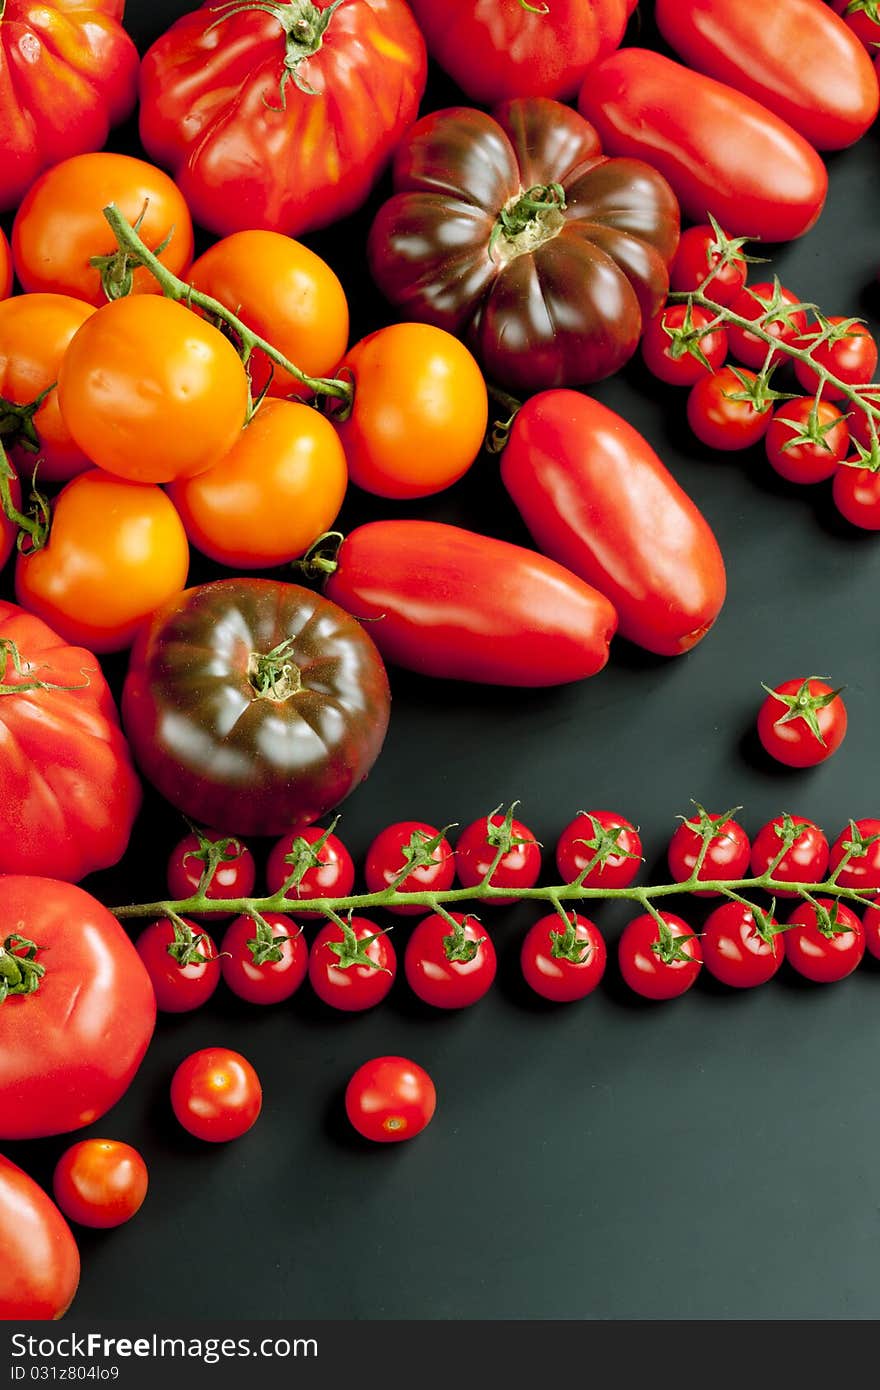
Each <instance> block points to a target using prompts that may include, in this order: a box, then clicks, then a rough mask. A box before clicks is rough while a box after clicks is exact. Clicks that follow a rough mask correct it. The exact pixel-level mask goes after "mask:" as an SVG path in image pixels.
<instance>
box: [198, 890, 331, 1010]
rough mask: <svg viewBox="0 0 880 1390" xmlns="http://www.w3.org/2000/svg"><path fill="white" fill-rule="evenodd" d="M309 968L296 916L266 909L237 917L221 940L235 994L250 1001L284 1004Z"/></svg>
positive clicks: (226, 971)
mask: <svg viewBox="0 0 880 1390" xmlns="http://www.w3.org/2000/svg"><path fill="white" fill-rule="evenodd" d="M308 968H309V951H308V947H307V946H306V943H305V938H304V936H303V934H302V928H301V927H298V926H297V924H296V922H294V920H293V918H292V917H287V916H285V914H284V913H283V912H263V913H262V914H261V920H260V921H255V920H254V919H253V917H248V916H247V915H246V914H242V916H241V917H234V918H233V919H232V921H231V922H230V923H229V926H228V927H227V928H226V931H225V932H224V933H223V940H222V941H221V943H220V971H221V974H222V975H223V979H224V980H225V981H226V983H227V985H228V986H229V988H230V989H231V990H232V993H233V994H235V995H237V996H238V998H239V999H245V1000H247V1002H248V1003H249V1004H280V1003H281V1001H282V1000H284V999H289V998H290V996H291V995H292V994H295V993H296V991H297V990H298V989H299V987H300V985H301V984H302V982H303V980H304V979H305V977H306V973H307V971H308Z"/></svg>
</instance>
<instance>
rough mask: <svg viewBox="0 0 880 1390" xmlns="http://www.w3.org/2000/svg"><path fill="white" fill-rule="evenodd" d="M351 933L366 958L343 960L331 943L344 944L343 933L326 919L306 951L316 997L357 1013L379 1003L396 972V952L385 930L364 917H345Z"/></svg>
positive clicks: (331, 1004)
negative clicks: (325, 922) (349, 961)
mask: <svg viewBox="0 0 880 1390" xmlns="http://www.w3.org/2000/svg"><path fill="white" fill-rule="evenodd" d="M346 926H349V927H350V928H351V930H352V932H353V933H354V939H355V943H356V945H353V948H352V949H353V950H356V951H357V952H358V953H359V954H362V955H364V956H366V958H367V961H369V962H372V964H367V963H366V962H363V961H361V962H357V963H355V962H351V963H345V961H346V955H345V954H344V953H343V954H342V955H340V952H339V951H338V950H333V949H332V947H333V946H341V945H343V944H344V943H343V933H342V931H341V930H340V928H339V926H338V925H337V923H336V922H328V923H327V924H326V926H323V927H322V928H321V930H320V931H319V932H318V934H317V936H316V937H315V939H314V941H313V942H312V945H311V949H310V951H309V964H308V973H309V983H310V984H311V986H312V989H313V990H314V991H315V993H316V994H317V996H318V998H319V999H321V1000H323V1002H324V1003H325V1004H329V1006H330V1007H331V1008H332V1009H341V1010H342V1011H343V1012H344V1013H360V1012H361V1011H362V1010H363V1009H372V1008H374V1007H375V1006H376V1004H381V1002H382V1000H383V999H384V998H385V996H386V995H387V993H388V991H389V990H390V988H391V986H392V985H393V983H394V977H395V975H396V974H397V953H396V951H395V950H394V947H393V945H392V944H391V939H390V937H389V936H388V934H387V933H386V932H384V931H382V929H381V928H380V927H378V926H377V925H376V923H375V922H371V921H370V920H369V918H367V917H358V916H354V917H352V918H351V920H350V921H349V920H346Z"/></svg>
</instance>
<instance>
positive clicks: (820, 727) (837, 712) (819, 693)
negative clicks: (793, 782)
mask: <svg viewBox="0 0 880 1390" xmlns="http://www.w3.org/2000/svg"><path fill="white" fill-rule="evenodd" d="M764 689H765V690H766V691H767V698H766V700H764V702H763V704H762V705H761V707H760V709H759V710H758V738H759V739H760V740H761V743H762V745H763V746H764V748H765V750H766V751H767V752H768V753H769V754H770V756H771V758H775V759H776V761H777V762H778V763H784V764H785V766H786V767H815V766H816V765H817V764H818V763H823V762H825V760H826V759H827V758H830V757H831V755H832V753H834V752H836V751H837V749H838V748H839V747H840V745H841V744H842V743H843V740H844V737H845V736H846V723H847V716H846V705H845V704H844V703H843V700H842V699H841V697H840V691H839V690H833V689H832V687H831V686H830V685H828V684H827V682H826V681H823V680H821V679H820V678H819V677H818V676H807V677H806V678H805V679H804V678H801V677H795V678H794V679H792V680H787V681H783V682H782V683H781V685H777V686H775V687H774V688H773V689H772V690H771V689H770V687H769V686H767V685H765V686H764Z"/></svg>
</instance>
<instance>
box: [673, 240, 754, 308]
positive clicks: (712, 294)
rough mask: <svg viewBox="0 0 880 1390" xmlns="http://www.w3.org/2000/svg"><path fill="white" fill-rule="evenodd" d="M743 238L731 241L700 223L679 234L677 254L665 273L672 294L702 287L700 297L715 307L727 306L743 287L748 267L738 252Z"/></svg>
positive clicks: (688, 291) (741, 254)
mask: <svg viewBox="0 0 880 1390" xmlns="http://www.w3.org/2000/svg"><path fill="white" fill-rule="evenodd" d="M743 240H744V238H741V237H740V238H737V239H736V240H732V239H730V238H728V237H727V236H726V235H725V234H724V233H723V232H722V231H721V229H720V228H718V227H712V226H709V224H708V223H705V222H701V223H699V225H697V226H696V227H688V228H687V230H686V231H684V232H682V234H681V237H680V239H679V243H678V250H677V251H676V253H675V259H674V260H673V262H672V265H671V267H670V271H669V284H670V288H671V289H673V290H681V291H683V292H685V293H690V292H691V291H692V290H696V289H699V288H700V286H701V285H703V281H704V280H706V276H707V275H708V274H709V272H710V271H712V277H711V279H710V280H708V281H706V284H705V285H704V286H703V290H704V293H705V294H706V295H707V296H708V298H709V299H712V300H714V301H715V303H716V304H724V305H728V306H729V305H730V304H732V303H733V301H734V299H735V298H736V296H737V295H738V293H739V291H740V290H741V289H742V287H743V286H744V284H745V283H746V277H747V275H748V265H747V264H746V260H745V257H744V255H743V253H742V251H741V250H740V248H741V246H742V243H743Z"/></svg>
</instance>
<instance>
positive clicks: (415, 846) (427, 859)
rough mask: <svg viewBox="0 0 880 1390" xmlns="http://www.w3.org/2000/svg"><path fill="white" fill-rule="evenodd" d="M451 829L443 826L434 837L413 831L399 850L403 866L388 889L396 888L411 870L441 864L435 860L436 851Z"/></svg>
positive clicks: (448, 826) (422, 831)
mask: <svg viewBox="0 0 880 1390" xmlns="http://www.w3.org/2000/svg"><path fill="white" fill-rule="evenodd" d="M451 829H452V826H451V825H444V827H443V829H442V830H438V831H437V832H436V834H434V835H426V834H425V832H424V830H414V831H413V833H412V835H411V836H410V838H409V840H408V841H407V843H406V844H405V845H404V846H403V849H402V850H401V854H402V856H403V864H402V865H401V868H400V872H399V873H398V874H397V876H396V877H395V878H394V879H393V880H392V882H391V884H390V885H389V887H390V888H391V889H395V888H397V887H398V885H399V884H401V883H402V882H403V880H404V879H405V878H408V877H409V875H410V874H411V873H412V871H413V869H427V868H433V867H434V866H435V865H436V864H437V863H439V862H441V861H439V860H438V858H437V851H438V849H440V848H441V847H442V846H443V842H444V840H445V839H446V832H447V830H451Z"/></svg>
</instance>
